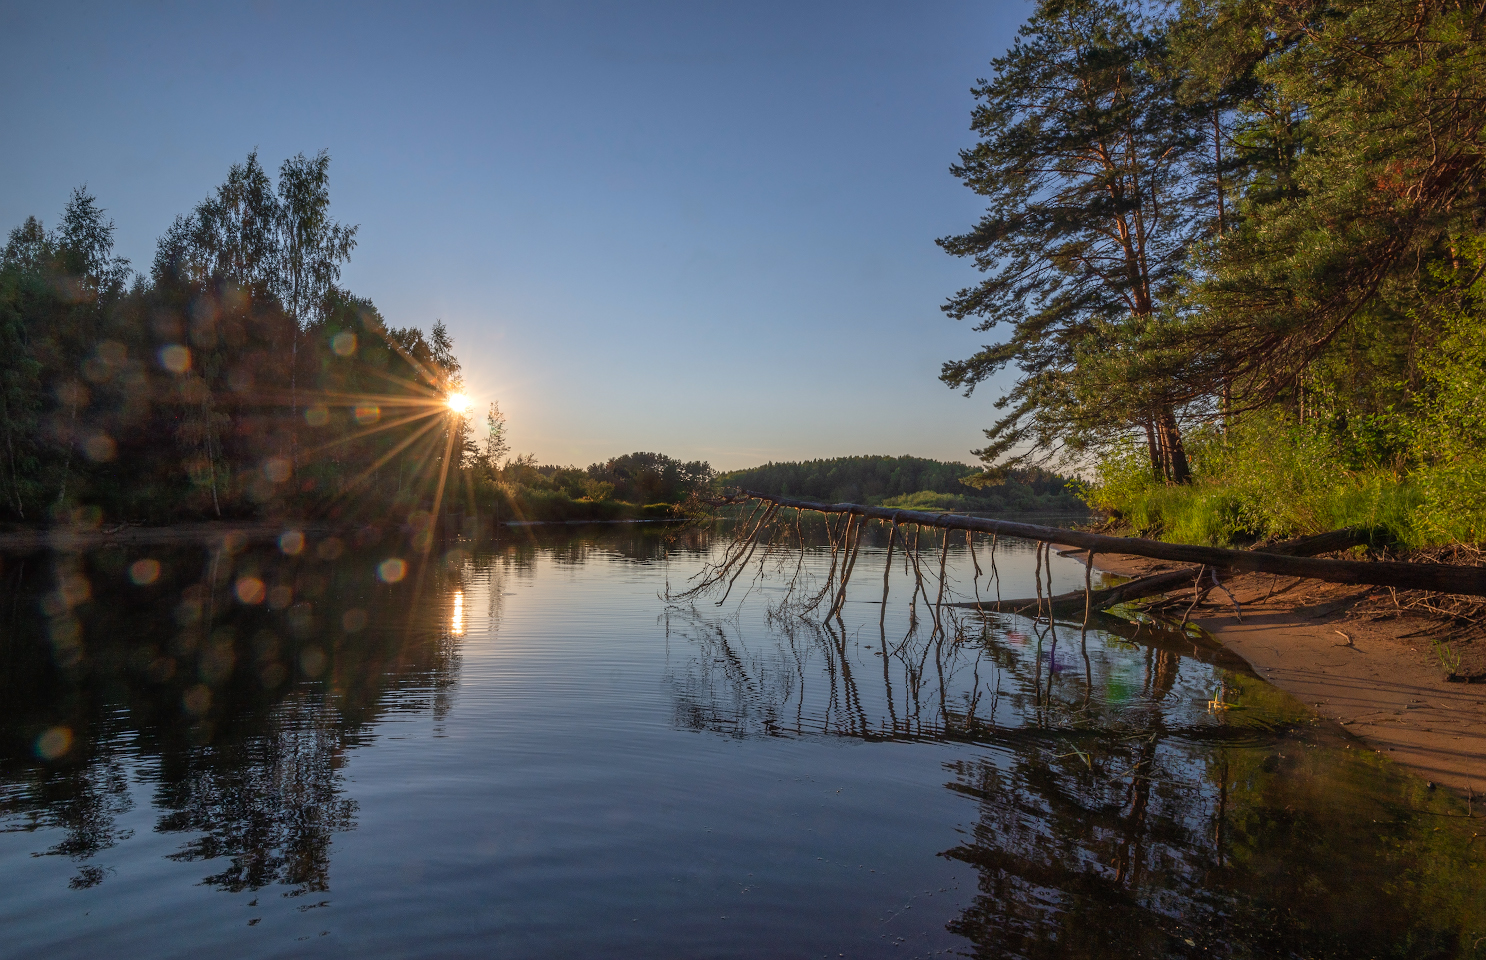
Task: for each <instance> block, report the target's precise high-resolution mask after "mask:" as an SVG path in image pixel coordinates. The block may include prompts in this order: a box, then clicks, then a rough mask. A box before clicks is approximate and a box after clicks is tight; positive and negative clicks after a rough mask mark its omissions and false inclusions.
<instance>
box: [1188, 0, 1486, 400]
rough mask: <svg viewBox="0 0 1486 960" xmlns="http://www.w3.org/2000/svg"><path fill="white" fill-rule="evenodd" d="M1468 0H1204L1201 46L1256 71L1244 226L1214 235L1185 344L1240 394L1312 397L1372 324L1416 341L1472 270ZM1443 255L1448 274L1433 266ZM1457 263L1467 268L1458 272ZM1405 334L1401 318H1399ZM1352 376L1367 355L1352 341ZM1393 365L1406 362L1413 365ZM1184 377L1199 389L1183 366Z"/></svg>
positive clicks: (1475, 207) (1398, 372) (1484, 104)
mask: <svg viewBox="0 0 1486 960" xmlns="http://www.w3.org/2000/svg"><path fill="white" fill-rule="evenodd" d="M1480 9H1481V8H1480V7H1479V5H1477V4H1465V3H1462V2H1458V0H1424V2H1416V0H1409V2H1405V0H1384V2H1362V0H1305V2H1299V3H1287V4H1274V3H1268V2H1261V0H1210V2H1203V3H1198V2H1195V0H1194V2H1193V3H1191V4H1190V5H1189V7H1188V9H1187V10H1186V11H1185V14H1184V22H1185V31H1186V33H1187V34H1188V35H1189V36H1192V37H1195V38H1197V40H1196V41H1195V42H1193V43H1192V44H1191V56H1190V57H1189V62H1191V63H1192V64H1194V66H1199V67H1200V66H1202V65H1208V66H1211V65H1213V64H1216V65H1217V66H1218V68H1219V71H1220V72H1226V74H1227V76H1228V78H1229V79H1237V80H1242V79H1248V80H1249V81H1250V82H1251V83H1252V85H1253V89H1254V92H1253V94H1252V96H1250V97H1249V98H1248V99H1247V100H1246V101H1245V103H1244V104H1243V107H1244V109H1243V112H1242V113H1241V115H1240V125H1239V129H1238V131H1237V135H1236V136H1237V140H1238V141H1239V144H1240V146H1241V148H1242V149H1243V151H1244V152H1245V153H1246V155H1247V158H1248V159H1249V164H1250V165H1249V169H1248V170H1247V171H1246V174H1247V175H1246V178H1245V180H1244V182H1243V183H1242V184H1241V185H1240V188H1241V202H1240V205H1239V210H1238V213H1239V215H1240V216H1239V224H1238V227H1237V229H1235V230H1233V231H1232V232H1230V233H1229V234H1228V235H1226V236H1225V237H1224V239H1223V241H1222V243H1221V244H1218V245H1216V246H1215V247H1214V248H1212V249H1211V250H1209V251H1207V253H1206V256H1205V258H1204V263H1203V269H1202V271H1201V275H1200V277H1201V282H1200V283H1199V284H1198V286H1197V289H1196V291H1195V296H1196V302H1197V304H1198V305H1199V306H1200V307H1201V309H1200V310H1199V311H1195V312H1194V318H1195V319H1196V320H1197V321H1198V322H1196V323H1193V324H1191V325H1189V326H1187V327H1186V328H1185V329H1184V330H1182V331H1181V336H1180V337H1179V338H1178V339H1179V342H1180V344H1181V349H1182V350H1183V351H1184V353H1185V354H1186V355H1187V356H1189V357H1192V358H1201V360H1200V363H1199V364H1196V365H1194V366H1193V367H1191V368H1189V372H1191V371H1197V372H1198V376H1211V375H1220V376H1222V377H1224V378H1226V379H1228V380H1231V381H1232V382H1233V384H1234V385H1235V389H1236V390H1237V392H1238V394H1239V399H1240V404H1241V406H1244V407H1248V408H1255V407H1261V406H1264V405H1266V404H1270V403H1273V402H1275V401H1285V402H1288V403H1291V404H1293V405H1295V407H1296V408H1297V410H1298V409H1300V408H1301V405H1302V404H1303V403H1304V394H1305V382H1306V379H1307V377H1308V374H1309V372H1310V371H1312V370H1313V365H1314V364H1315V363H1316V362H1317V361H1318V360H1320V359H1321V358H1322V357H1324V356H1325V355H1326V354H1327V352H1328V351H1329V350H1331V349H1332V347H1333V345H1334V344H1337V343H1338V342H1340V341H1341V340H1342V339H1343V335H1344V334H1346V333H1348V332H1349V331H1351V332H1356V331H1357V330H1358V328H1359V325H1362V326H1363V328H1364V329H1367V330H1368V332H1369V339H1378V338H1385V339H1388V338H1393V339H1397V340H1398V341H1399V347H1398V352H1399V353H1400V354H1401V355H1404V356H1412V355H1414V354H1415V353H1417V350H1418V348H1419V334H1420V333H1425V334H1426V339H1428V335H1427V334H1428V332H1427V329H1426V328H1427V327H1428V325H1429V323H1430V322H1431V321H1430V317H1431V315H1433V314H1436V313H1437V312H1438V310H1439V303H1440V301H1441V298H1444V299H1446V300H1449V299H1453V298H1455V297H1456V296H1457V295H1458V294H1459V292H1460V291H1461V290H1465V289H1468V288H1469V287H1470V285H1471V282H1472V281H1471V277H1470V276H1469V272H1468V271H1467V272H1465V273H1464V274H1462V273H1461V271H1462V264H1463V262H1464V261H1463V258H1462V257H1461V256H1460V255H1459V253H1460V250H1461V249H1462V238H1465V237H1470V236H1473V235H1479V234H1480V233H1481V231H1482V230H1483V228H1486V201H1483V188H1486V153H1483V151H1482V136H1483V131H1486V23H1483V20H1482V17H1481V13H1480ZM1431 264H1439V265H1441V266H1442V267H1443V268H1444V273H1445V274H1446V275H1448V276H1447V277H1446V279H1445V281H1444V282H1441V281H1440V273H1439V271H1437V270H1433V269H1431V267H1430V265H1431ZM1456 274H1460V275H1459V276H1456ZM1399 333H1401V335H1399V336H1395V334H1399ZM1347 353H1348V354H1350V358H1349V359H1348V361H1347V363H1346V366H1347V368H1348V369H1347V370H1346V371H1344V372H1345V373H1347V374H1351V373H1353V372H1354V371H1355V370H1356V351H1355V350H1352V349H1349V350H1348V351H1347ZM1407 365H1408V361H1407V360H1405V361H1404V363H1402V364H1401V365H1400V367H1399V368H1397V369H1394V370H1391V371H1387V372H1386V374H1385V375H1384V376H1383V377H1381V378H1380V379H1385V380H1386V379H1391V380H1395V381H1396V380H1398V379H1400V378H1405V377H1408V376H1409V374H1408V372H1407V371H1406V370H1405V369H1403V368H1404V367H1406V366H1407ZM1172 374H1173V376H1172V379H1173V382H1175V383H1179V384H1180V385H1181V388H1182V389H1184V390H1185V392H1186V393H1188V394H1192V393H1195V392H1196V391H1197V390H1199V389H1200V384H1197V383H1193V382H1191V380H1190V379H1188V380H1187V381H1186V382H1185V383H1183V382H1182V381H1183V377H1182V375H1181V372H1180V371H1173V372H1172Z"/></svg>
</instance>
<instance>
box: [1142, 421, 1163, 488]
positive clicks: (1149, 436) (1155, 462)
mask: <svg viewBox="0 0 1486 960" xmlns="http://www.w3.org/2000/svg"><path fill="white" fill-rule="evenodd" d="M1143 426H1144V427H1145V444H1146V449H1147V450H1149V451H1150V454H1151V473H1153V474H1155V476H1156V479H1157V480H1165V479H1166V463H1165V460H1164V459H1163V458H1162V456H1161V445H1160V444H1159V443H1157V442H1156V428H1155V427H1154V426H1152V425H1151V421H1149V420H1147V421H1146V422H1145V423H1144V424H1143Z"/></svg>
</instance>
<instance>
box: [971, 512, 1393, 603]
mask: <svg viewBox="0 0 1486 960" xmlns="http://www.w3.org/2000/svg"><path fill="white" fill-rule="evenodd" d="M1374 536H1375V535H1374V532H1373V531H1371V530H1366V529H1362V528H1360V527H1344V528H1342V529H1341V530H1331V531H1328V532H1327V533H1318V534H1316V535H1315V536H1310V537H1299V538H1297V539H1295V540H1285V541H1282V542H1280V543H1271V544H1266V545H1265V546H1263V547H1260V548H1258V549H1260V550H1262V551H1263V552H1265V553H1275V554H1280V555H1282V556H1288V557H1311V556H1315V555H1316V554H1318V553H1334V552H1335V551H1337V550H1347V549H1350V548H1351V547H1358V546H1365V545H1367V544H1369V543H1371V542H1372V541H1373V538H1374ZM1088 552H1089V551H1087V550H1075V551H1069V552H1068V555H1076V554H1083V553H1088ZM1125 552H1126V553H1130V552H1131V551H1129V550H1127V551H1125ZM1085 562H1087V561H1085ZM1211 568H1212V565H1208V566H1207V567H1183V568H1182V569H1180V570H1168V571H1164V572H1162V573H1155V574H1151V575H1150V576H1148V577H1140V578H1139V579H1136V580H1127V581H1125V582H1124V583H1120V584H1116V585H1115V586H1112V587H1105V588H1103V589H1102V590H1093V591H1090V592H1089V593H1085V592H1084V591H1082V590H1075V591H1072V592H1070V593H1060V594H1058V595H1057V596H1056V597H1050V598H1048V599H1045V600H1042V601H1039V600H1038V599H1037V598H1036V597H1024V598H1022V599H1020V600H992V601H989V602H987V601H981V602H979V603H975V602H969V603H947V604H945V606H947V607H963V608H967V609H971V610H988V611H994V612H997V613H1028V612H1036V611H1037V610H1038V609H1039V603H1041V604H1043V606H1042V607H1041V609H1045V610H1048V611H1050V612H1052V613H1083V612H1084V611H1085V610H1103V609H1105V608H1107V607H1112V606H1114V605H1115V604H1117V603H1125V602H1126V601H1129V600H1141V599H1144V598H1145V597H1154V596H1155V595H1157V594H1159V593H1168V592H1170V591H1172V590H1178V589H1180V588H1182V587H1190V586H1194V585H1195V584H1196V581H1197V576H1198V572H1199V571H1201V570H1203V569H1211ZM1219 569H1223V570H1225V571H1226V570H1227V569H1229V568H1227V567H1223V568H1219Z"/></svg>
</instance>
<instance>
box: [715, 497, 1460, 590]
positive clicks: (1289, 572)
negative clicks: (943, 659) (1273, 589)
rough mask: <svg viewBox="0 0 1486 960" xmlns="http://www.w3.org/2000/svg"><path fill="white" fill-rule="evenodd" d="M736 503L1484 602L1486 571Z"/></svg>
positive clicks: (826, 507)
mask: <svg viewBox="0 0 1486 960" xmlns="http://www.w3.org/2000/svg"><path fill="white" fill-rule="evenodd" d="M740 499H752V500H762V501H765V502H768V503H773V504H777V505H778V506H781V507H791V508H793V509H796V510H810V511H815V512H817V513H848V514H855V515H856V516H859V517H872V518H873V519H877V520H886V521H888V522H890V523H891V522H897V523H915V524H921V525H923V526H927V527H939V528H942V529H946V530H972V531H976V532H979V533H989V534H997V535H999V536H1005V537H1020V538H1022V539H1024V540H1038V541H1041V542H1043V543H1059V544H1067V545H1068V546H1071V547H1081V548H1083V549H1085V550H1090V551H1092V552H1094V553H1129V554H1134V555H1136V556H1141V557H1152V558H1155V559H1157V560H1172V561H1175V562H1177V563H1190V564H1201V565H1205V566H1209V567H1218V568H1220V569H1227V570H1235V571H1239V572H1255V573H1275V574H1280V575H1281V576H1288V577H1305V578H1308V579H1311V580H1323V581H1326V582H1328V583H1351V584H1362V585H1368V586H1377V587H1394V588H1396V589H1399V590H1432V591H1435V592H1438V593H1458V594H1464V595H1467V596H1473V597H1486V567H1465V566H1456V565H1453V564H1444V563H1398V562H1390V561H1378V562H1372V561H1365V560H1326V559H1320V558H1316V557H1297V556H1289V555H1286V554H1284V553H1278V552H1274V551H1272V550H1266V549H1259V550H1228V549H1224V548H1221V547H1199V546H1195V545H1191V544H1183V543H1162V542H1160V541H1159V540H1143V539H1140V538H1138V537H1111V536H1108V535H1105V534H1099V533H1085V532H1083V531H1080V530H1066V529H1063V528H1060V527H1044V526H1039V525H1037V524H1032V523H1017V522H1014V521H1011V520H989V519H985V518H982V517H967V516H963V515H961V514H953V513H930V512H928V511H925V510H896V509H893V508H890V507H869V506H865V505H863V504H859V503H820V502H818V501H814V500H797V499H794V498H791V497H773V496H769V495H768V494H763V493H755V492H753V491H751V490H745V491H743V492H742V497H741V498H740ZM734 502H736V501H734ZM1322 536H1326V534H1323V535H1322ZM1080 596H1082V595H1080Z"/></svg>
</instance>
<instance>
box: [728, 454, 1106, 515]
mask: <svg viewBox="0 0 1486 960" xmlns="http://www.w3.org/2000/svg"><path fill="white" fill-rule="evenodd" d="M717 482H718V484H719V485H720V486H723V487H737V488H741V489H745V490H753V491H756V492H758V493H766V494H769V495H770V496H777V497H802V498H805V499H812V500H826V501H830V502H832V503H841V502H851V503H864V504H869V505H871V506H885V507H903V508H905V509H910V510H955V511H961V512H963V511H971V512H986V513H1024V512H1038V513H1084V512H1086V510H1087V508H1086V507H1085V506H1084V504H1083V502H1082V501H1081V500H1080V499H1079V497H1078V490H1079V487H1078V484H1077V481H1074V480H1070V479H1069V478H1067V477H1064V476H1060V475H1059V474H1056V473H1053V472H1051V471H1049V470H1045V469H1042V468H1040V467H1035V466H1033V467H1024V468H1012V469H1009V470H1006V471H1003V472H1000V473H994V474H987V473H986V471H984V470H983V469H981V468H979V467H972V466H969V465H967V464H963V463H945V462H944V461H942V460H926V459H923V458H920V457H878V456H865V457H836V458H834V459H830V460H806V461H802V462H792V463H773V462H770V463H767V464H765V465H763V466H761V467H753V468H751V469H748V470H734V471H731V472H729V473H724V474H721V475H720V476H719V477H718V478H717Z"/></svg>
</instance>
